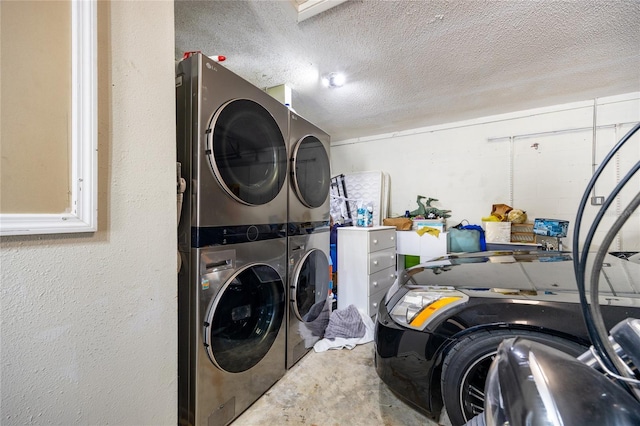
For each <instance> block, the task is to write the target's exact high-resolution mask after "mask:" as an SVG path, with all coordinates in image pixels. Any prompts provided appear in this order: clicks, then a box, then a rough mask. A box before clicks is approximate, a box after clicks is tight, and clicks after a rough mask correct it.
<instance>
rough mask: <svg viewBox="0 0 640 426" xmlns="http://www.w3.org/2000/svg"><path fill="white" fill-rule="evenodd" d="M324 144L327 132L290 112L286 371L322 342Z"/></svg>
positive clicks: (325, 316)
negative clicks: (288, 293) (318, 342)
mask: <svg viewBox="0 0 640 426" xmlns="http://www.w3.org/2000/svg"><path fill="white" fill-rule="evenodd" d="M329 142H330V138H329V135H328V134H326V133H325V132H323V131H322V130H320V129H319V128H317V127H316V126H314V125H313V124H311V123H309V122H308V121H306V120H305V119H303V118H302V117H300V116H298V115H297V114H295V113H294V112H291V111H290V112H289V155H290V157H291V161H290V168H291V172H290V175H291V181H290V184H289V208H288V212H289V213H288V221H289V226H288V228H287V235H288V237H287V247H288V256H289V273H288V282H289V292H290V296H289V314H288V322H287V368H291V367H292V366H293V365H294V364H295V363H296V362H298V361H299V360H300V358H302V356H303V355H305V354H306V353H307V352H308V351H309V350H310V349H311V348H312V347H313V345H314V344H315V342H317V341H318V340H319V339H321V338H322V336H323V334H324V329H325V328H326V326H327V323H328V321H329V314H330V308H331V305H330V302H328V300H327V295H328V292H329V280H330V277H329V209H330V200H329V187H330V184H331V170H330V164H329Z"/></svg>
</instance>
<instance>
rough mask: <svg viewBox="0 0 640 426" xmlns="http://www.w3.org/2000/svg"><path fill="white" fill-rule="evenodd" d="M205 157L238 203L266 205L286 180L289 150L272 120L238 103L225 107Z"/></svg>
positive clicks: (210, 130) (251, 103)
mask: <svg viewBox="0 0 640 426" xmlns="http://www.w3.org/2000/svg"><path fill="white" fill-rule="evenodd" d="M206 154H207V157H208V159H209V164H210V165H211V168H212V169H213V172H214V174H215V175H216V178H217V179H218V182H219V183H220V185H222V187H223V188H224V190H225V191H226V192H227V193H228V194H229V195H230V196H231V197H233V198H234V199H236V200H237V201H239V202H241V203H244V204H248V205H261V204H267V203H268V202H270V201H271V200H273V199H274V198H275V197H276V196H277V195H278V194H279V193H280V190H281V189H282V186H283V185H284V182H285V180H286V176H287V147H286V145H285V141H284V137H283V136H282V132H281V131H280V128H279V127H278V124H277V123H276V121H275V120H274V118H273V116H272V115H271V114H270V113H269V111H267V110H266V109H265V108H264V107H263V106H261V105H260V104H258V103H256V102H254V101H251V100H248V99H237V100H233V101H229V102H227V103H226V104H224V105H222V106H221V107H220V109H219V110H218V111H216V113H215V114H214V116H213V118H212V119H211V122H210V123H209V127H208V129H207V148H206Z"/></svg>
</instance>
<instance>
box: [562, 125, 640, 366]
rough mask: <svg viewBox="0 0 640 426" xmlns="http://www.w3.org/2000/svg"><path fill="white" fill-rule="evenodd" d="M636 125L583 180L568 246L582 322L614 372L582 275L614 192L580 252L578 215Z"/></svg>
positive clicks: (594, 344)
mask: <svg viewBox="0 0 640 426" xmlns="http://www.w3.org/2000/svg"><path fill="white" fill-rule="evenodd" d="M638 129H640V123H638V124H636V125H635V126H634V127H633V128H632V129H631V130H629V132H627V134H626V135H624V136H623V137H622V139H620V141H619V142H618V143H617V144H616V145H615V146H614V147H613V148H612V149H611V151H609V153H608V154H607V155H606V157H605V158H604V159H603V161H602V163H600V166H599V167H598V168H597V170H596V171H595V173H594V174H593V176H592V177H591V180H590V181H589V183H588V184H587V187H586V189H585V191H584V194H583V196H582V199H581V200H580V204H579V206H578V211H577V213H576V220H575V231H574V234H573V245H572V248H573V269H574V273H575V276H576V283H577V286H578V293H579V295H580V306H581V308H582V315H583V317H584V320H585V323H586V327H587V332H588V333H589V338H590V339H591V342H592V343H593V346H594V347H595V349H596V350H597V351H598V353H600V354H601V356H602V360H603V362H604V363H605V365H606V367H607V368H609V369H610V370H612V371H614V372H618V373H620V372H619V371H618V369H617V368H616V366H615V364H614V362H613V360H612V358H611V357H610V356H609V353H608V351H607V346H606V345H608V340H607V339H606V337H605V338H604V339H603V338H602V337H601V336H600V334H599V333H598V328H597V326H596V323H595V321H594V319H593V315H592V312H591V310H590V309H589V304H588V302H587V297H586V291H585V275H586V266H587V256H588V254H589V249H590V247H591V242H592V240H593V235H594V234H595V229H596V228H597V227H598V225H599V224H600V221H601V220H602V217H603V216H604V213H605V212H606V210H607V208H608V207H609V206H610V205H611V203H612V202H613V199H614V198H615V195H613V196H612V195H610V196H609V197H607V198H606V200H605V203H604V204H603V205H602V207H601V208H600V211H599V212H598V214H597V216H596V219H595V220H594V222H593V224H592V226H591V228H590V230H589V234H588V235H587V239H586V240H585V244H584V247H583V249H582V252H580V251H579V245H580V244H579V241H580V227H581V224H582V217H583V214H584V209H585V207H586V205H587V201H588V200H589V196H590V194H591V190H592V189H593V188H594V186H595V184H596V181H597V180H598V178H599V177H600V175H601V174H602V172H603V170H604V169H605V167H606V166H607V164H609V162H610V161H611V159H612V158H613V157H614V155H615V154H616V153H617V152H618V151H619V150H620V148H622V146H623V145H624V144H625V143H626V142H627V141H628V140H629V139H630V138H631V137H632V136H633V135H634V134H635V133H636V132H637V131H638ZM637 166H638V164H636V171H637ZM632 172H633V169H632V171H630V172H629V173H628V174H627V175H626V176H625V178H624V179H623V180H621V181H620V183H619V184H618V185H617V186H616V188H615V189H614V192H615V194H616V195H617V193H619V192H620V190H621V189H622V187H623V186H624V185H625V184H626V182H628V180H629V179H630V178H631V176H632V175H633V174H634V173H635V172H633V173H632ZM605 340H607V343H606V344H605V343H604V341H605Z"/></svg>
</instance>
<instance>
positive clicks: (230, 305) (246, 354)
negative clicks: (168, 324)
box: [204, 264, 284, 373]
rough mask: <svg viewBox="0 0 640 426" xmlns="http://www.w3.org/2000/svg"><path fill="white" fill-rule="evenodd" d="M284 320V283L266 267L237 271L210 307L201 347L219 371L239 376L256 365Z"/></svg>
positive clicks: (264, 265) (262, 265)
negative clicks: (203, 346) (203, 347)
mask: <svg viewBox="0 0 640 426" xmlns="http://www.w3.org/2000/svg"><path fill="white" fill-rule="evenodd" d="M283 317H284V283H283V281H282V278H281V277H280V274H278V271H276V270H275V269H273V268H272V267H271V266H269V265H266V264H252V265H247V266H245V267H243V268H241V269H239V270H238V271H237V272H236V273H234V274H233V275H232V276H231V277H230V278H229V279H228V280H227V281H226V282H225V283H224V285H223V286H222V288H221V290H220V292H219V293H218V294H217V296H216V297H215V299H214V300H213V301H212V302H211V304H210V305H209V309H208V311H207V315H206V317H205V318H206V319H205V323H204V344H205V347H206V349H207V353H208V355H209V358H210V359H211V361H212V362H213V363H214V364H215V365H216V366H217V367H218V368H220V369H222V370H224V371H227V372H230V373H240V372H242V371H246V370H249V369H250V368H251V367H253V366H255V365H256V364H258V363H259V362H260V361H261V360H262V359H263V358H264V357H265V355H266V354H267V353H268V352H269V349H271V345H273V342H274V341H275V340H276V337H277V335H278V331H279V330H280V325H281V324H282V319H283Z"/></svg>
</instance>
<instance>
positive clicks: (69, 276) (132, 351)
mask: <svg viewBox="0 0 640 426" xmlns="http://www.w3.org/2000/svg"><path fill="white" fill-rule="evenodd" d="M173 46H174V17H173V2H172V1H155V2H120V1H118V2H99V67H100V70H99V172H98V173H99V230H98V232H96V233H95V234H82V235H61V236H28V237H3V238H2V239H1V240H0V241H1V248H0V263H1V278H2V280H1V283H0V303H1V308H2V316H1V320H2V323H1V332H2V334H1V339H2V340H1V367H2V371H1V376H0V378H1V393H2V395H1V400H0V410H1V412H0V423H1V424H3V425H23V424H96V425H97V424H116V425H134V424H135V425H141V424H147V425H151V424H153V425H161V424H166V425H169V424H172V425H175V424H176V422H177V416H176V405H177V385H176V375H177V372H176V371H177V357H176V350H177V349H176V344H177V343H176V335H177V330H176V323H177V314H176V309H177V307H176V274H175V268H176V232H175V221H176V209H175V195H174V189H175V94H174V47H173Z"/></svg>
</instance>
